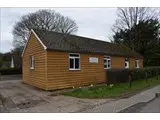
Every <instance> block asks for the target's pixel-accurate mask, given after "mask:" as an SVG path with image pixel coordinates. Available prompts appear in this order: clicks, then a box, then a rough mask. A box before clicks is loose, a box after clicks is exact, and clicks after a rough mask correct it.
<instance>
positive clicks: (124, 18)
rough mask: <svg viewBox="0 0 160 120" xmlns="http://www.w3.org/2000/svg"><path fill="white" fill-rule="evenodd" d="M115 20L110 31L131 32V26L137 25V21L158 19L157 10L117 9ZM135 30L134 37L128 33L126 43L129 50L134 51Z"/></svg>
mask: <svg viewBox="0 0 160 120" xmlns="http://www.w3.org/2000/svg"><path fill="white" fill-rule="evenodd" d="M117 17H118V18H117V19H116V22H115V24H114V25H113V28H112V31H113V32H114V33H116V32H119V31H121V30H122V31H124V30H125V29H128V30H131V28H133V26H135V25H137V24H138V23H139V21H144V20H149V19H158V18H159V9H154V8H146V7H129V8H118V9H117ZM134 30H135V34H134V36H132V34H131V33H129V39H128V42H129V43H130V45H131V49H132V50H134V49H135V46H134V41H133V39H132V38H133V37H134V38H135V39H138V38H137V34H138V33H137V31H138V30H137V29H134Z"/></svg>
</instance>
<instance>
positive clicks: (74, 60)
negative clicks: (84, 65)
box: [69, 53, 80, 70]
mask: <svg viewBox="0 0 160 120" xmlns="http://www.w3.org/2000/svg"><path fill="white" fill-rule="evenodd" d="M69 69H70V70H80V55H79V54H77V53H70V54H69Z"/></svg>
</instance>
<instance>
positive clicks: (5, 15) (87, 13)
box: [0, 8, 116, 52]
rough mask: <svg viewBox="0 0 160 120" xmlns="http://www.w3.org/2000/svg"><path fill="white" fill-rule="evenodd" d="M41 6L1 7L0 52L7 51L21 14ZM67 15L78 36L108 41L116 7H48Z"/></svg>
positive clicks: (10, 47) (10, 46)
mask: <svg viewBox="0 0 160 120" xmlns="http://www.w3.org/2000/svg"><path fill="white" fill-rule="evenodd" d="M38 9H42V8H1V13H0V22H1V24H0V32H1V36H0V52H8V51H10V49H12V48H13V46H12V40H13V36H12V29H13V25H14V24H15V23H16V21H19V19H20V17H21V16H22V15H25V14H28V13H31V12H35V11H37V10H38ZM48 9H53V10H55V11H56V12H59V13H61V14H62V15H64V16H69V17H71V18H72V19H73V20H75V21H76V23H77V25H78V27H79V28H78V32H77V33H76V34H77V35H79V36H85V37H90V38H95V39H99V40H103V41H109V39H108V36H109V35H111V27H112V25H113V24H114V22H115V19H116V8H48Z"/></svg>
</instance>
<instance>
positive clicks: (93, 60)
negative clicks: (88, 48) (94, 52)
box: [89, 57, 98, 63]
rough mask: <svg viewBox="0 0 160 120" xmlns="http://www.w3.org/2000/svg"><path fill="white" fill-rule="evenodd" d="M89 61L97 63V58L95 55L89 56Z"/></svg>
mask: <svg viewBox="0 0 160 120" xmlns="http://www.w3.org/2000/svg"><path fill="white" fill-rule="evenodd" d="M89 62H90V63H98V58H96V57H90V58H89Z"/></svg>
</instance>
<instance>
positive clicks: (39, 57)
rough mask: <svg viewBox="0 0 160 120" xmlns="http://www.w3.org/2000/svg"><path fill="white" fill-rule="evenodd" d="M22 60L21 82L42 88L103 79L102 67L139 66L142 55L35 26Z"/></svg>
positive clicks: (67, 86) (72, 85) (86, 83)
mask: <svg viewBox="0 0 160 120" xmlns="http://www.w3.org/2000/svg"><path fill="white" fill-rule="evenodd" d="M22 60H23V61H22V63H23V81H24V83H27V84H30V85H33V86H36V87H39V88H42V89H45V90H53V89H62V88H69V87H77V86H83V85H89V84H93V83H103V82H105V81H106V69H112V68H126V69H128V68H129V69H132V68H142V67H143V57H142V56H141V55H140V54H139V53H137V52H135V51H132V50H131V49H129V48H127V47H126V46H124V45H118V44H114V43H109V42H104V41H100V40H95V39H91V38H85V37H80V36H76V35H69V34H64V33H58V32H52V31H45V30H38V29H34V30H31V32H30V36H29V39H28V41H27V43H26V45H25V48H24V50H23V53H22Z"/></svg>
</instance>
